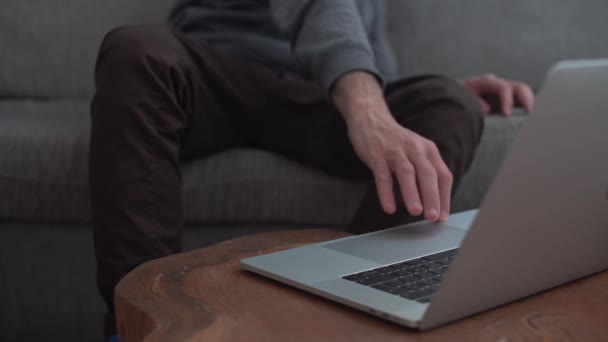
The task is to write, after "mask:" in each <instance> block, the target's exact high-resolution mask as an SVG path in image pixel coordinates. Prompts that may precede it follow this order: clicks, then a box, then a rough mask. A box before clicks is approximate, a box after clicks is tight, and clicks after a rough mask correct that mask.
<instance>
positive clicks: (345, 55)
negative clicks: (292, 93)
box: [270, 0, 382, 95]
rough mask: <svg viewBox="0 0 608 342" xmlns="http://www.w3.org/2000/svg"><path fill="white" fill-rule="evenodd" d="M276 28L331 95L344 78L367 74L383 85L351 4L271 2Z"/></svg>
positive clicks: (313, 0) (317, 0) (311, 0)
mask: <svg viewBox="0 0 608 342" xmlns="http://www.w3.org/2000/svg"><path fill="white" fill-rule="evenodd" d="M270 10H271V12H272V16H273V19H274V21H275V23H276V24H277V27H278V28H279V30H280V31H281V32H283V33H284V34H286V35H287V36H288V37H289V39H290V41H291V47H292V50H293V52H294V54H295V56H296V58H297V59H298V60H299V61H300V62H301V63H303V64H304V65H305V67H306V69H307V70H308V71H309V72H310V75H311V77H312V78H313V79H314V80H315V81H317V82H319V83H320V84H321V86H322V87H323V88H324V89H325V91H326V94H328V95H329V93H330V89H331V87H332V86H333V84H334V82H335V81H336V80H337V79H338V78H339V77H340V76H342V75H343V74H345V73H347V72H350V71H354V70H360V71H367V72H368V73H370V74H373V75H375V76H376V78H377V79H378V80H379V81H380V82H382V76H381V75H380V72H379V71H378V68H377V66H376V60H375V58H374V52H373V50H372V47H371V46H370V43H369V40H368V37H367V33H366V32H365V27H364V25H363V23H362V22H361V17H360V15H359V12H358V9H357V6H356V5H355V3H354V1H352V0H339V1H336V0H270Z"/></svg>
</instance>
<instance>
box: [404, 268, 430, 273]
mask: <svg viewBox="0 0 608 342" xmlns="http://www.w3.org/2000/svg"><path fill="white" fill-rule="evenodd" d="M408 270H409V271H412V272H415V273H418V272H426V270H427V269H426V268H424V267H422V266H413V267H410V268H408Z"/></svg>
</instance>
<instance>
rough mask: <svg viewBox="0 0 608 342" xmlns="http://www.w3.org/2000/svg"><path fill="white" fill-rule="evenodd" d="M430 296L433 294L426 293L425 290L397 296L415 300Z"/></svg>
mask: <svg viewBox="0 0 608 342" xmlns="http://www.w3.org/2000/svg"><path fill="white" fill-rule="evenodd" d="M432 294H433V293H432V292H431V291H427V290H414V291H409V292H407V293H400V294H399V295H400V296H401V297H403V298H407V299H412V300H416V299H418V298H424V297H428V296H430V295H432Z"/></svg>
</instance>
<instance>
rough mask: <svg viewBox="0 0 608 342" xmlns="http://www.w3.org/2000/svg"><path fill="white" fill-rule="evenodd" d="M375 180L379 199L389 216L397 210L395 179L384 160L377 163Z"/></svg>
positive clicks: (374, 171) (374, 170)
mask: <svg viewBox="0 0 608 342" xmlns="http://www.w3.org/2000/svg"><path fill="white" fill-rule="evenodd" d="M373 173H374V180H375V182H376V190H377V192H378V199H379V200H380V204H381V205H382V209H383V210H384V212H385V213H387V214H393V213H395V211H396V210H397V207H396V205H395V196H394V194H393V178H392V176H391V171H390V169H389V168H388V165H387V164H386V161H385V160H384V159H382V160H379V161H377V162H376V164H375V166H374V169H373Z"/></svg>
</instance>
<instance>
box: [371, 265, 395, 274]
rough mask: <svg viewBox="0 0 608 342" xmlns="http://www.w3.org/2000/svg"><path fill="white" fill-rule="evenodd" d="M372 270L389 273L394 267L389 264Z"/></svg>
mask: <svg viewBox="0 0 608 342" xmlns="http://www.w3.org/2000/svg"><path fill="white" fill-rule="evenodd" d="M374 271H376V272H379V273H391V272H394V271H395V269H394V268H392V267H391V266H385V267H380V268H376V269H375V270H374Z"/></svg>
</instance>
